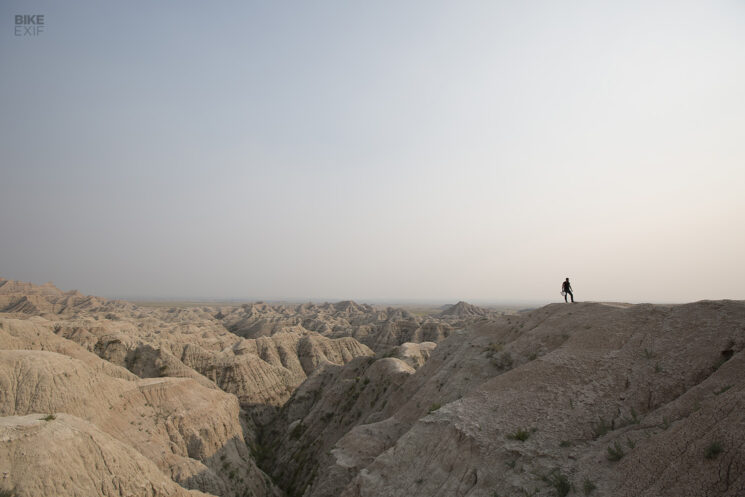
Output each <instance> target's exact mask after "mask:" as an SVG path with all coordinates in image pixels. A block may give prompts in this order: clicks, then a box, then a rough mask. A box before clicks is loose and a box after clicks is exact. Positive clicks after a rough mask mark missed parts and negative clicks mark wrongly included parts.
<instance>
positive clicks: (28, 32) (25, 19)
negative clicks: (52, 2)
mask: <svg viewBox="0 0 745 497" xmlns="http://www.w3.org/2000/svg"><path fill="white" fill-rule="evenodd" d="M15 18H16V25H15V28H16V29H15V35H16V36H39V34H41V33H43V32H44V16H43V15H40V14H33V15H31V14H18V15H16V16H15Z"/></svg>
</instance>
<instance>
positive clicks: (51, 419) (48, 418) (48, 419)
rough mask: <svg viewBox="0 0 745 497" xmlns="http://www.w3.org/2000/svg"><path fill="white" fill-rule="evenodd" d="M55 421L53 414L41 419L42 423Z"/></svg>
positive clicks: (55, 417)
mask: <svg viewBox="0 0 745 497" xmlns="http://www.w3.org/2000/svg"><path fill="white" fill-rule="evenodd" d="M55 419H57V416H55V415H54V414H47V415H46V416H45V417H43V418H41V420H42V421H54V420H55Z"/></svg>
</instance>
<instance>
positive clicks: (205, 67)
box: [0, 0, 745, 303]
mask: <svg viewBox="0 0 745 497" xmlns="http://www.w3.org/2000/svg"><path fill="white" fill-rule="evenodd" d="M18 14H31V15H34V14H41V15H44V27H43V32H41V33H39V34H38V36H16V33H15V26H14V22H15V15H18ZM743 47H745V3H743V2H742V1H734V0H733V1H724V0H712V1H707V2H700V1H695V2H694V1H655V0H644V1H634V0H630V1H626V2H610V1H607V2H606V1H571V2H570V1H566V2H557V1H553V0H551V1H534V2H519V1H509V2H505V1H502V2H500V1H493V0H490V1H471V0H464V1H459V2H452V1H448V2H444V1H438V0H427V1H409V2H398V1H396V2H393V1H383V0H381V1H375V2H361V1H341V0H340V1H308V2H274V1H253V0H252V1H240V2H239V1H235V2H228V1H224V2H203V1H191V0H186V1H184V0H180V1H168V0H164V1H158V2H152V1H137V0H135V1H127V2H102V1H100V0H96V1H88V2H83V1H65V2H59V1H37V0H27V1H23V2H21V1H13V0H4V1H3V2H2V3H0V67H1V68H2V69H1V71H2V73H1V74H2V77H1V78H0V277H4V278H8V279H18V280H22V281H32V282H34V283H44V282H46V281H53V282H54V283H55V284H56V285H57V286H58V287H60V288H62V289H65V290H67V289H78V290H80V291H82V292H84V293H87V294H94V295H101V296H106V297H129V298H161V299H169V298H173V299H184V298H192V299H202V298H213V299H219V298H245V299H302V300H305V299H316V300H323V299H329V300H333V299H348V298H349V299H356V300H362V301H375V300H381V301H385V300H388V301H395V300H409V301H456V300H461V299H464V300H469V301H472V302H477V303H478V302H482V303H485V302H495V303H497V302H550V301H557V300H559V299H561V296H560V295H559V291H560V286H561V282H562V281H563V280H564V278H566V277H569V278H570V281H571V282H572V285H573V288H574V293H575V297H576V298H577V300H581V301H582V300H592V301H608V300H614V301H626V302H685V301H694V300H700V299H721V298H730V299H745V264H744V263H743V254H745V223H744V222H743V221H745V50H744V49H743Z"/></svg>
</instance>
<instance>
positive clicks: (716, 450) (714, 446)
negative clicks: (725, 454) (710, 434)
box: [704, 441, 724, 459]
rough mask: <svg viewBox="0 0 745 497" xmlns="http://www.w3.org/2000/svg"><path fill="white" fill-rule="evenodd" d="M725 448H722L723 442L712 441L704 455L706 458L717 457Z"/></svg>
mask: <svg viewBox="0 0 745 497" xmlns="http://www.w3.org/2000/svg"><path fill="white" fill-rule="evenodd" d="M723 450H724V448H722V444H721V443H720V442H719V441H714V442H711V443H710V444H709V446H708V447H706V450H705V451H704V457H705V458H706V459H716V458H717V457H718V456H719V454H721V453H722V451H723Z"/></svg>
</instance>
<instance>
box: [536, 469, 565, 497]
mask: <svg viewBox="0 0 745 497" xmlns="http://www.w3.org/2000/svg"><path fill="white" fill-rule="evenodd" d="M543 480H544V481H545V482H546V483H548V484H549V485H550V486H552V487H553V488H554V490H556V495H557V496H558V497H566V495H567V494H569V491H570V490H571V489H572V485H571V484H570V483H569V478H567V477H566V475H564V474H562V473H561V472H560V471H559V470H558V469H554V470H553V471H551V472H550V473H549V474H548V475H547V476H545V477H544V478H543Z"/></svg>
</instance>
